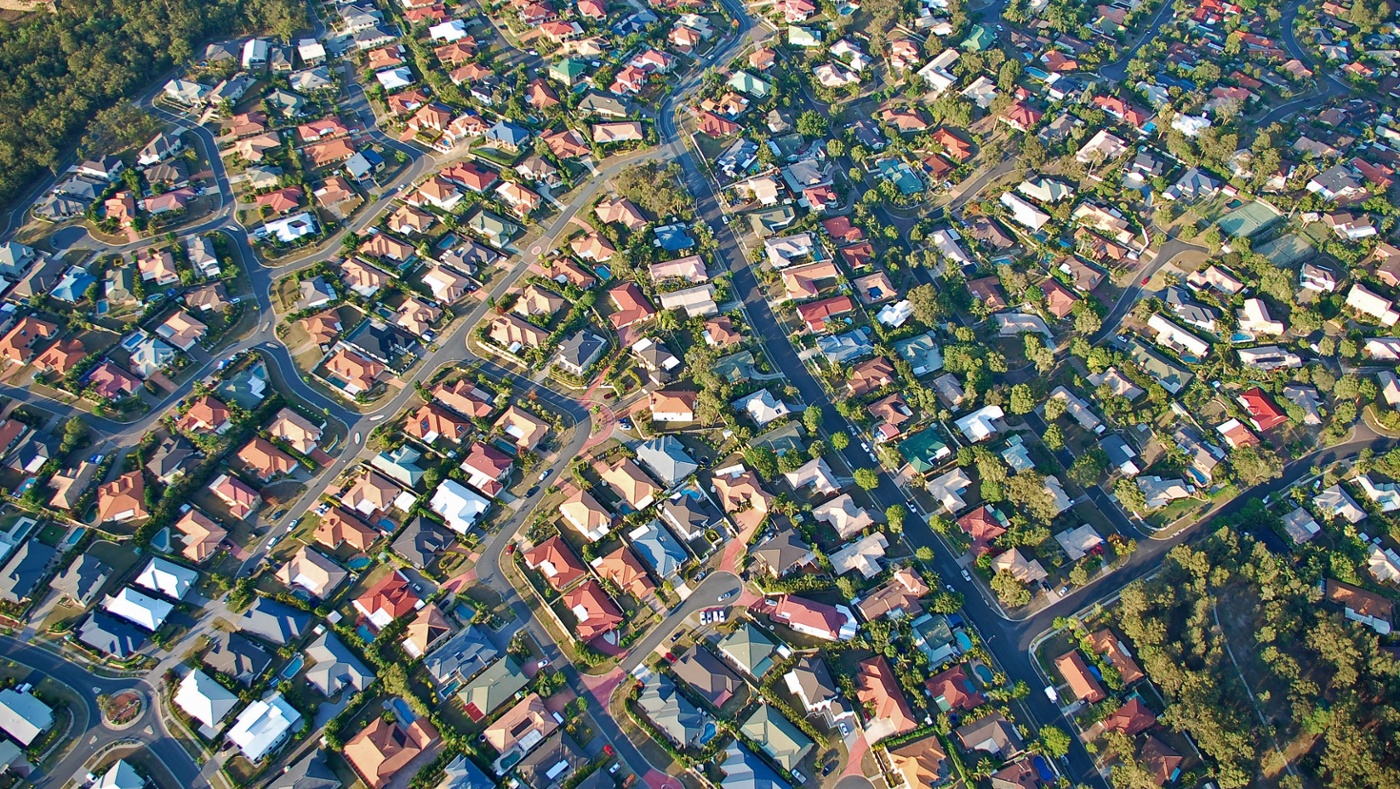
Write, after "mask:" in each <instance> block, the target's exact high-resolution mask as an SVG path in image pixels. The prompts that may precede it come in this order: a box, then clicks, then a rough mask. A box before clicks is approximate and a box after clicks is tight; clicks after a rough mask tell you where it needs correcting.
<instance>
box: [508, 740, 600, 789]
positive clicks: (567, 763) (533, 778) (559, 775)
mask: <svg viewBox="0 0 1400 789" xmlns="http://www.w3.org/2000/svg"><path fill="white" fill-rule="evenodd" d="M585 764H588V756H587V754H585V753H584V752H583V749H582V748H580V747H579V746H578V743H576V742H574V738H572V737H570V736H569V735H567V734H565V733H563V732H562V731H556V732H555V733H554V734H552V735H550V737H549V739H547V740H545V741H544V742H542V743H540V744H539V745H537V746H535V749H534V750H533V751H531V752H530V755H529V756H526V757H525V758H524V759H521V760H520V764H519V765H518V766H517V767H516V774H517V775H519V776H520V778H521V779H522V780H523V781H524V782H525V783H527V784H529V785H530V786H531V787H533V788H534V789H554V787H557V786H560V785H561V784H563V782H564V780H565V779H567V778H568V777H569V776H570V775H573V774H574V772H575V771H577V770H578V769H579V768H581V767H583V766H584V765H585Z"/></svg>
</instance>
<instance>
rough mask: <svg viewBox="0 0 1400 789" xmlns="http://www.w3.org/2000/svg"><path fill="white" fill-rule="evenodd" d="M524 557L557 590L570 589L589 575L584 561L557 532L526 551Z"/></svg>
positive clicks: (527, 564) (529, 565) (526, 562)
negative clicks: (576, 555)
mask: <svg viewBox="0 0 1400 789" xmlns="http://www.w3.org/2000/svg"><path fill="white" fill-rule="evenodd" d="M522 558H524V559H525V564H526V566H528V567H530V568H531V569H534V570H539V571H540V574H541V575H543V576H544V577H545V580H546V581H548V582H549V585H550V586H552V587H554V589H555V590H556V591H563V590H565V589H568V588H569V587H571V586H573V585H574V584H575V583H577V582H578V580H579V579H580V578H584V577H586V576H587V575H588V569H587V568H585V567H584V566H583V562H581V561H579V560H578V558H577V557H575V556H574V552H573V550H572V549H570V548H569V545H568V543H566V542H564V539H563V538H562V537H560V536H559V535H557V534H556V535H554V536H553V537H550V538H549V539H547V540H545V541H544V542H542V543H540V544H539V545H536V546H535V547H533V548H531V549H530V550H528V551H525V552H524V553H523V554H522Z"/></svg>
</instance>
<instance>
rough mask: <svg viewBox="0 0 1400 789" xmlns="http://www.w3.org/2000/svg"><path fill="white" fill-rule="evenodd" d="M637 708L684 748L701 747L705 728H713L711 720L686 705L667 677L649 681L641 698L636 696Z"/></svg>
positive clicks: (662, 675)
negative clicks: (710, 726)
mask: <svg viewBox="0 0 1400 789" xmlns="http://www.w3.org/2000/svg"><path fill="white" fill-rule="evenodd" d="M637 706H638V707H641V709H642V712H644V713H645V714H646V716H647V718H648V719H650V720H651V722H652V723H654V724H656V727H657V728H658V729H660V730H661V733H662V734H665V735H666V736H667V737H669V738H670V739H671V741H672V742H673V743H675V744H676V745H679V746H682V747H685V746H692V747H694V746H697V745H699V744H700V738H701V737H702V736H703V735H704V734H705V727H706V726H709V725H711V724H712V721H711V720H710V716H708V715H706V714H705V713H703V712H701V711H700V710H697V709H696V708H695V705H693V704H691V703H690V702H689V701H686V699H685V697H684V696H682V695H680V693H678V692H677V691H676V683H675V682H674V681H673V680H672V679H671V678H670V677H669V676H667V675H665V674H652V675H651V676H649V677H647V680H646V683H645V684H644V685H643V686H642V692H641V694H640V695H639V696H637Z"/></svg>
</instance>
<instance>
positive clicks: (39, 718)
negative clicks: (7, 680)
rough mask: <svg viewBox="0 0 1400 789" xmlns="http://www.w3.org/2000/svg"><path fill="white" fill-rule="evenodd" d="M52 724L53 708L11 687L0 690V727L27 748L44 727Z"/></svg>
mask: <svg viewBox="0 0 1400 789" xmlns="http://www.w3.org/2000/svg"><path fill="white" fill-rule="evenodd" d="M52 725H53V710H51V709H49V705H47V704H45V703H44V702H42V701H39V700H38V699H36V698H34V697H33V696H31V695H29V694H28V693H18V692H16V691H15V690H14V689H12V688H6V689H4V690H0V729H4V731H5V733H6V734H8V735H10V736H11V737H14V738H15V740H16V741H18V742H19V744H20V745H23V746H24V747H26V748H28V747H29V744H30V743H32V742H34V740H35V738H37V737H38V736H39V735H40V734H42V733H43V732H44V730H45V729H47V728H49V727H50V726H52Z"/></svg>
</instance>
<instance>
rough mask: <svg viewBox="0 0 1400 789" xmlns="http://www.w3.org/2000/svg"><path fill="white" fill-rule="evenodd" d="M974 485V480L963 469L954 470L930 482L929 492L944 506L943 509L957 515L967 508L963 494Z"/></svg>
mask: <svg viewBox="0 0 1400 789" xmlns="http://www.w3.org/2000/svg"><path fill="white" fill-rule="evenodd" d="M970 485H972V478H971V477H969V476H968V475H967V472H966V471H963V470H962V467H961V466H960V467H958V468H954V469H953V470H952V471H949V472H947V473H945V474H942V475H940V476H937V477H934V478H933V479H931V480H929V481H928V492H929V495H930V496H933V497H934V498H935V499H937V500H938V503H939V504H942V505H943V509H945V510H947V511H948V514H950V515H956V514H957V512H958V510H960V509H962V508H964V507H966V506H967V502H966V501H964V500H963V497H962V492H963V491H964V490H967V488H968V487H969V486H970Z"/></svg>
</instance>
